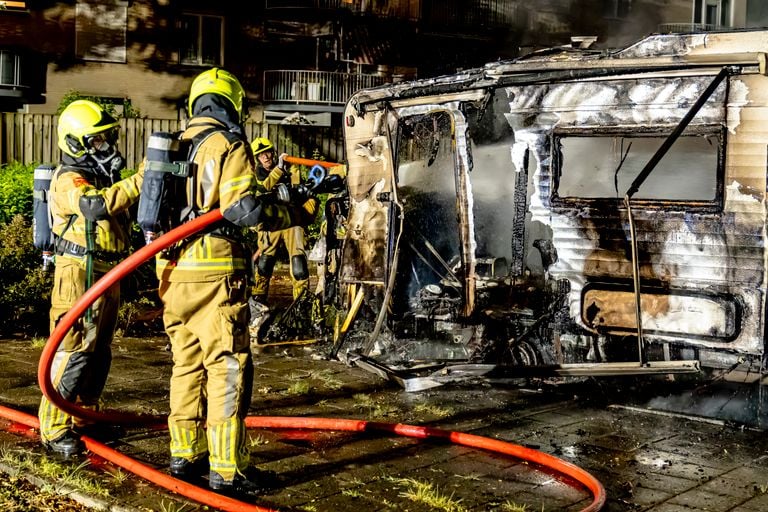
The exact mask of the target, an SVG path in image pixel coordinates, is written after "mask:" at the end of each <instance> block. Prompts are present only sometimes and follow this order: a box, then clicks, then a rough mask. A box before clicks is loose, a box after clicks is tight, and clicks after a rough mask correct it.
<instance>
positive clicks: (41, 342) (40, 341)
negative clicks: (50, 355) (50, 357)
mask: <svg viewBox="0 0 768 512" xmlns="http://www.w3.org/2000/svg"><path fill="white" fill-rule="evenodd" d="M46 343H48V338H43V337H42V336H35V337H34V338H32V342H31V345H32V348H43V347H44V346H45V344H46Z"/></svg>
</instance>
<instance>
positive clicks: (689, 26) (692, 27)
mask: <svg viewBox="0 0 768 512" xmlns="http://www.w3.org/2000/svg"><path fill="white" fill-rule="evenodd" d="M723 28H725V27H718V26H717V25H710V24H705V23H663V24H661V25H659V33H660V34H675V33H691V32H712V31H714V30H722V29H723Z"/></svg>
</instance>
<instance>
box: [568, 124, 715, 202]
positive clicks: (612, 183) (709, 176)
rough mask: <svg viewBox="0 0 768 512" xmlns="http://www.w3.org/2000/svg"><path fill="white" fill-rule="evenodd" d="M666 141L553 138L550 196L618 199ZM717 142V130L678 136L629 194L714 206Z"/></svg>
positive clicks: (633, 137)
mask: <svg viewBox="0 0 768 512" xmlns="http://www.w3.org/2000/svg"><path fill="white" fill-rule="evenodd" d="M665 140H666V136H656V135H648V136H643V135H642V134H606V135H602V136H596V137H593V136H581V135H564V136H563V135H561V136H556V137H555V158H554V159H553V161H554V162H556V164H555V165H557V167H556V168H559V172H558V173H555V175H556V176H559V178H558V180H557V185H556V191H555V198H554V199H555V200H556V201H568V200H573V199H587V200H596V199H623V198H624V196H625V195H626V192H627V190H628V189H629V187H630V186H631V185H632V182H633V181H634V179H635V178H636V177H637V175H638V174H639V173H640V171H641V170H642V169H643V167H645V165H646V164H647V163H648V161H649V160H650V159H651V157H652V156H653V155H654V154H655V153H656V151H657V150H658V148H659V147H660V146H661V144H662V143H663V142H664V141H665ZM722 145H723V134H722V131H721V130H720V129H719V128H718V129H716V131H715V129H713V130H712V131H710V132H709V133H703V134H691V135H687V136H683V137H680V138H678V139H677V140H676V141H675V142H674V144H672V147H671V148H670V149H669V151H668V152H667V153H666V154H665V155H664V157H663V158H662V159H661V161H659V163H658V164H657V165H656V167H655V168H654V169H653V171H651V174H650V175H649V176H648V178H647V179H646V181H645V182H644V183H643V184H642V185H641V187H640V189H639V190H638V192H637V193H636V194H635V196H634V198H635V199H637V200H647V201H688V202H705V203H710V204H717V201H718V200H719V197H720V180H719V176H720V170H721V168H722V165H721V155H722V152H723V150H722Z"/></svg>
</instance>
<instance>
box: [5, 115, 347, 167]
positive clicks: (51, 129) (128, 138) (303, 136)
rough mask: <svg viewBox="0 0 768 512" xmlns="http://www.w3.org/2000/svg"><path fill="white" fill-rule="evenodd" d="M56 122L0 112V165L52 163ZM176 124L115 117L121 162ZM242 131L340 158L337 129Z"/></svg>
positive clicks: (252, 127) (131, 160) (282, 148)
mask: <svg viewBox="0 0 768 512" xmlns="http://www.w3.org/2000/svg"><path fill="white" fill-rule="evenodd" d="M57 123H58V116H54V115H50V114H18V113H0V164H7V163H10V162H21V163H23V164H33V163H34V164H39V163H52V164H55V163H57V162H58V161H59V160H60V158H61V150H59V147H58V142H57V137H56V127H57ZM181 127H182V122H180V121H177V120H174V119H133V118H132V119H121V120H120V139H119V142H118V148H119V149H120V152H121V153H122V154H123V156H124V157H125V159H126V166H127V167H128V168H129V169H135V168H136V167H137V166H138V165H139V163H140V162H141V160H142V159H143V158H144V152H145V150H146V147H147V140H148V139H149V136H150V135H151V134H152V132H156V131H169V132H173V131H176V130H179V129H181ZM245 131H246V136H247V137H248V140H253V139H254V138H256V137H264V136H267V137H269V138H270V140H272V142H273V143H274V144H275V146H276V147H277V150H278V152H280V153H283V152H285V153H288V154H289V155H293V156H299V157H303V158H312V157H313V156H317V157H319V158H320V159H322V160H326V161H331V162H343V161H344V144H343V143H342V133H341V128H340V127H315V126H304V125H275V124H266V123H263V124H262V123H246V125H245Z"/></svg>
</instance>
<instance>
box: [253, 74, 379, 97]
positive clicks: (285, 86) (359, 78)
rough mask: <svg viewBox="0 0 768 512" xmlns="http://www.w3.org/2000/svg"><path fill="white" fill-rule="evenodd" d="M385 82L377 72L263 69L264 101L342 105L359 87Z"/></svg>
mask: <svg viewBox="0 0 768 512" xmlns="http://www.w3.org/2000/svg"><path fill="white" fill-rule="evenodd" d="M384 82H385V79H384V78H383V77H381V76H379V75H362V74H351V73H333V72H329V71H288V70H272V71H265V72H264V95H263V101H265V102H288V103H314V104H326V105H344V104H346V103H347V100H348V99H349V98H350V97H351V96H352V95H353V94H354V93H355V92H357V91H358V90H360V89H366V88H368V87H375V86H377V85H381V84H383V83H384Z"/></svg>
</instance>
